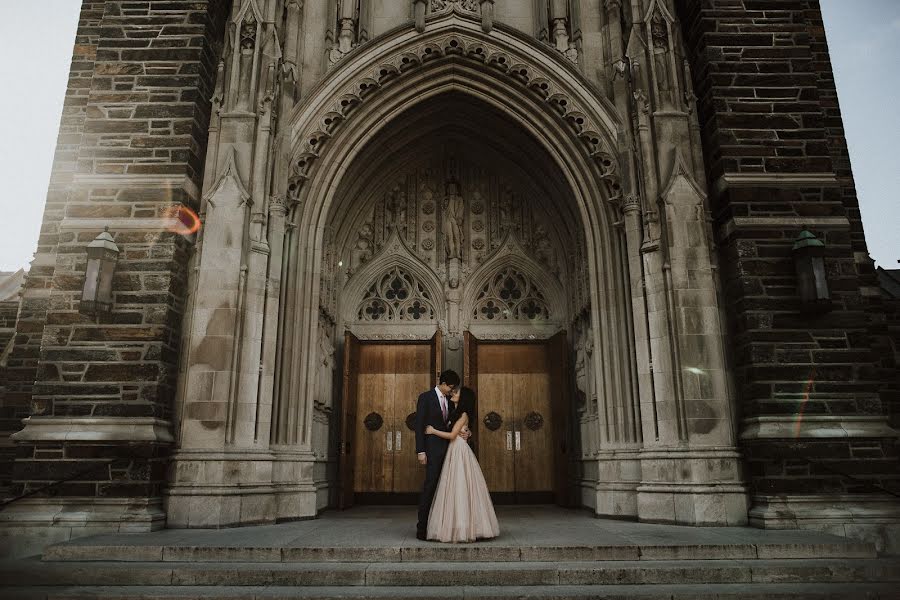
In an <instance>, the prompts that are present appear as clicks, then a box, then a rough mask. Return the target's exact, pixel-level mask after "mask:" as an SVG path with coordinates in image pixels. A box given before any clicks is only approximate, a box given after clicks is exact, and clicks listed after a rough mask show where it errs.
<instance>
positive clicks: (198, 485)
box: [167, 0, 355, 527]
mask: <svg viewBox="0 0 900 600" xmlns="http://www.w3.org/2000/svg"><path fill="white" fill-rule="evenodd" d="M344 4H345V5H346V7H351V6H355V3H353V2H346V3H344ZM346 10H350V9H349V8H345V11H344V12H342V13H341V15H342V17H343V16H344V15H345V13H346ZM282 17H284V19H283V20H282ZM301 23H302V9H301V6H300V4H298V3H297V2H289V3H288V4H287V6H286V7H285V10H284V11H283V13H282V10H281V7H280V3H279V2H277V1H275V0H269V1H268V2H251V1H249V0H247V1H238V2H236V3H235V6H234V9H233V12H232V15H231V17H230V20H229V24H228V27H229V32H230V35H231V36H232V37H231V39H232V41H233V42H234V43H233V44H232V45H231V51H230V53H226V55H225V56H224V57H223V61H222V65H221V66H220V69H219V74H218V78H219V81H218V83H217V88H218V89H219V90H220V92H219V93H217V94H216V98H217V99H218V103H217V104H216V106H215V112H216V119H215V120H214V123H213V125H214V127H213V129H212V130H211V137H210V147H209V152H208V158H207V163H206V169H207V174H208V177H207V180H206V186H205V188H204V196H203V197H204V211H203V215H202V216H203V218H204V227H203V236H202V238H201V239H200V241H199V250H198V253H197V256H196V258H195V266H194V277H193V281H192V286H191V289H192V292H191V302H190V306H189V319H190V321H189V322H190V326H189V327H185V337H184V342H183V345H184V348H185V360H184V364H183V369H182V374H183V375H182V381H181V386H180V397H179V407H180V411H179V414H180V428H179V434H178V439H177V444H178V449H177V451H176V453H175V456H174V460H173V463H172V469H171V482H170V486H169V489H168V492H167V500H168V505H167V512H168V518H169V525H170V526H174V527H210V526H212V527H220V526H225V525H235V524H248V523H260V522H272V521H275V520H277V519H284V518H298V517H302V516H311V515H314V514H315V511H316V508H317V502H316V494H315V490H314V489H313V485H312V477H311V475H312V473H310V472H309V471H311V470H312V469H307V468H305V467H306V466H308V463H310V462H312V461H313V458H314V456H313V455H312V454H310V452H309V449H308V448H297V447H295V446H294V445H290V446H285V445H284V443H283V442H284V439H283V437H282V436H276V437H275V439H273V436H272V434H273V431H275V430H277V426H276V427H273V420H272V417H273V412H272V409H273V397H274V396H275V395H276V394H277V392H276V390H275V386H274V379H275V371H276V364H275V363H276V354H277V343H276V340H277V339H278V335H279V331H278V323H279V319H280V315H279V295H280V293H281V279H282V275H283V274H282V257H283V254H284V251H285V248H284V244H285V228H286V213H287V212H288V210H289V206H288V204H289V202H288V200H287V198H286V195H285V190H284V189H283V188H284V187H285V186H286V182H287V177H286V176H284V171H285V169H284V168H283V166H282V165H280V162H279V161H283V160H284V158H283V157H284V156H286V155H287V153H286V152H285V144H287V143H288V141H287V140H286V138H285V134H286V132H287V126H286V123H287V120H286V119H279V118H278V117H279V116H286V115H289V114H290V110H291V108H292V106H293V103H294V101H295V100H296V96H297V93H298V90H297V83H298V81H299V78H300V70H301V69H300V65H301V64H302V61H301V60H300V53H301V51H302V50H301V43H300V42H301V40H300V37H299V31H300V27H301ZM281 44H283V46H282V45H281ZM213 133H214V134H215V135H212V134H213ZM273 174H274V175H275V177H273ZM289 404H290V403H289ZM284 408H285V409H289V410H288V412H289V413H290V411H292V410H295V409H296V408H297V407H296V404H295V403H294V404H290V405H289V406H288V405H286V406H285V407H284ZM304 479H308V480H309V481H308V484H307V485H305V486H304V485H303V481H304ZM299 486H303V489H302V490H300V489H298V487H299ZM310 491H311V492H312V494H311V495H308V494H305V492H310Z"/></svg>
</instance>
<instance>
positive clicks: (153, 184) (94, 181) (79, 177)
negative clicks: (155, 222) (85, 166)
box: [72, 173, 200, 201]
mask: <svg viewBox="0 0 900 600" xmlns="http://www.w3.org/2000/svg"><path fill="white" fill-rule="evenodd" d="M72 185H74V186H79V187H87V188H110V189H126V188H160V187H167V188H172V189H180V190H184V191H185V192H187V194H188V196H190V197H191V198H192V199H193V200H195V201H198V200H199V199H200V188H199V187H197V184H196V183H194V182H193V180H191V178H190V177H188V176H187V175H130V174H125V175H117V174H112V173H109V174H100V175H96V174H93V173H84V174H82V173H76V174H75V175H74V176H73V177H72Z"/></svg>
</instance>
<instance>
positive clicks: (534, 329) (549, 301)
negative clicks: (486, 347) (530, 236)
mask: <svg viewBox="0 0 900 600" xmlns="http://www.w3.org/2000/svg"><path fill="white" fill-rule="evenodd" d="M498 278H503V279H506V278H511V279H512V281H513V283H512V284H506V285H504V284H503V283H502V282H500V283H499V285H500V287H503V288H505V289H503V290H501V293H500V294H499V295H500V296H501V297H499V298H495V297H494V296H497V295H498V294H493V293H492V292H494V291H496V290H494V289H493V288H496V287H498V281H497V280H498ZM503 291H507V292H508V293H509V294H510V295H511V296H512V297H510V298H506V297H503V296H502V292H503ZM517 293H518V294H520V296H516V294H517ZM529 301H532V304H531V306H532V307H533V308H532V309H526V310H530V312H531V313H534V314H533V315H531V314H519V312H521V311H517V310H516V309H517V308H518V307H519V305H523V307H524V304H525V303H527V302H529ZM491 302H493V303H495V304H494V305H493V306H491V308H493V309H495V310H487V311H485V310H484V309H485V308H488V307H487V306H486V303H491ZM461 304H462V305H463V306H465V307H467V309H468V310H467V316H466V320H465V321H464V323H463V328H465V329H467V330H468V331H471V332H472V333H473V334H474V335H475V336H476V337H478V338H480V339H492V338H498V337H514V336H522V331H521V330H522V329H524V330H527V332H528V335H530V336H532V337H536V338H541V339H543V338H548V337H550V336H551V335H553V334H554V333H556V332H557V331H559V330H560V329H564V328H565V326H566V323H567V322H568V321H569V318H568V316H567V314H566V312H567V311H566V309H567V307H566V300H565V295H564V292H563V289H562V287H561V286H560V283H559V281H557V280H555V278H554V277H553V276H551V275H550V274H549V273H547V270H546V268H544V267H543V266H542V265H540V264H538V263H537V262H535V261H534V260H533V259H532V258H531V257H529V256H528V253H527V252H526V251H525V250H524V248H522V245H521V244H520V243H519V241H518V239H517V238H516V236H515V235H514V234H513V233H512V232H509V233H507V234H506V237H505V239H504V241H503V243H502V244H500V246H499V247H498V248H497V249H496V250H495V251H494V252H493V253H492V254H491V255H490V256H489V257H488V258H487V260H485V261H484V263H482V265H481V266H480V267H479V268H478V269H477V270H476V271H475V272H474V273H473V274H472V276H471V277H470V279H469V281H468V283H467V285H466V289H465V290H464V292H463V297H462V301H461ZM473 311H479V312H480V313H481V314H480V315H476V314H474V312H473ZM505 311H508V312H509V314H504V312H505ZM491 312H493V313H494V314H495V315H496V316H495V317H494V316H491V315H490V314H489V313H491ZM485 317H486V318H485ZM501 321H502V323H503V324H502V325H501V326H500V327H498V326H497V324H498V323H499V322H501ZM503 330H505V331H503ZM524 337H527V336H524Z"/></svg>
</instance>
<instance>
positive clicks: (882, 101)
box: [0, 0, 900, 271]
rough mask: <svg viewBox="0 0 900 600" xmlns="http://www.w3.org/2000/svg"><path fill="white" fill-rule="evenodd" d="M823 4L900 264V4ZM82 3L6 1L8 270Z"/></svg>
mask: <svg viewBox="0 0 900 600" xmlns="http://www.w3.org/2000/svg"><path fill="white" fill-rule="evenodd" d="M821 3H822V12H823V15H824V18H825V28H826V32H827V35H828V41H829V46H830V49H831V59H832V63H833V65H834V71H835V78H836V80H837V86H838V94H839V97H840V102H841V110H842V112H843V116H844V127H845V129H846V132H847V139H848V143H849V145H850V159H851V161H852V163H853V172H854V175H855V177H856V186H857V191H858V193H859V199H860V208H861V210H862V216H863V225H864V227H865V230H866V240H867V241H868V244H869V252H870V253H871V255H872V258H874V259H875V260H876V262H877V263H878V264H879V265H881V266H883V267H885V268H898V265H897V259H898V258H900V242H898V237H900V202H898V201H897V199H896V195H897V193H898V191H900V149H898V148H897V140H898V139H900V118H898V115H900V111H898V103H900V69H898V68H897V61H898V59H900V2H898V0H853V1H850V0H821ZM80 6H81V2H80V0H32V1H28V2H6V3H5V4H4V9H5V11H4V19H3V25H0V31H2V35H0V54H2V55H3V56H5V57H7V58H6V60H4V61H0V81H2V82H3V84H4V89H3V90H2V93H0V114H2V115H3V117H4V118H3V119H2V121H0V156H2V157H3V160H0V180H2V181H3V183H4V189H3V192H2V196H0V205H2V207H3V209H4V210H3V219H2V220H0V271H11V270H15V269H18V268H20V267H27V266H28V263H29V262H30V261H31V258H32V255H33V253H34V250H35V244H36V242H37V235H38V230H39V229H40V222H41V215H42V212H43V208H44V201H45V195H46V191H47V182H48V179H49V176H50V166H51V162H52V160H53V151H54V147H55V144H56V135H57V132H58V128H59V119H60V113H61V110H62V101H63V96H64V93H65V89H66V80H67V77H68V71H69V62H70V60H71V56H72V44H73V42H74V37H75V28H76V26H77V22H78V11H79V7H80ZM24 24H30V25H24Z"/></svg>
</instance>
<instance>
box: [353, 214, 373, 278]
mask: <svg viewBox="0 0 900 600" xmlns="http://www.w3.org/2000/svg"><path fill="white" fill-rule="evenodd" d="M370 258H372V224H371V223H368V222H366V223H363V225H362V227H360V228H359V233H358V236H357V238H356V244H355V246H354V248H353V250H351V251H350V266H351V269H358V268H359V267H360V266H362V265H363V264H364V263H365V262H366V261H367V260H369V259H370Z"/></svg>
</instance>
